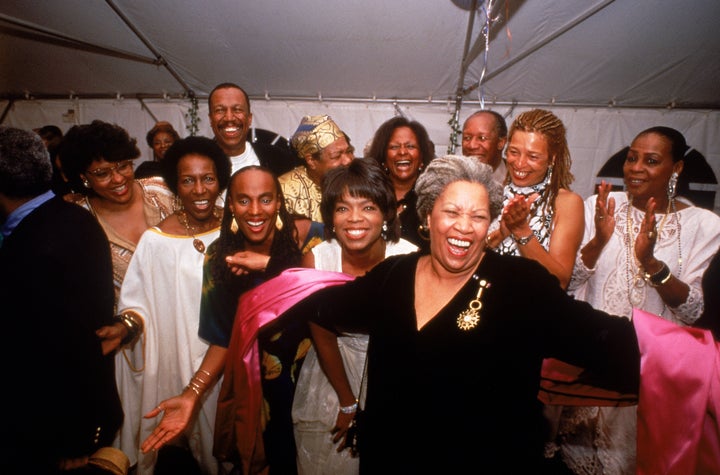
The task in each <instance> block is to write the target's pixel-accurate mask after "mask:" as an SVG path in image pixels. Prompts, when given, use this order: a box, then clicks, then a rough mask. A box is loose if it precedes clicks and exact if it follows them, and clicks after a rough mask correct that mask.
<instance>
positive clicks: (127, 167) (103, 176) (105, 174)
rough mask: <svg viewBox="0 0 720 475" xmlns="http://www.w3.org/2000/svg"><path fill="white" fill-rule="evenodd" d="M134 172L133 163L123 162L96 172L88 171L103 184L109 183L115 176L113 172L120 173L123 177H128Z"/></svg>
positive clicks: (129, 161)
mask: <svg viewBox="0 0 720 475" xmlns="http://www.w3.org/2000/svg"><path fill="white" fill-rule="evenodd" d="M132 171H133V161H132V160H123V161H122V162H118V163H117V164H116V165H114V166H112V167H106V168H96V169H95V170H88V171H87V173H89V174H90V175H92V176H93V177H94V178H95V179H96V180H97V181H100V182H103V181H109V180H110V179H111V178H112V176H113V172H118V173H119V174H121V175H124V176H128V175H130V174H131V173H132Z"/></svg>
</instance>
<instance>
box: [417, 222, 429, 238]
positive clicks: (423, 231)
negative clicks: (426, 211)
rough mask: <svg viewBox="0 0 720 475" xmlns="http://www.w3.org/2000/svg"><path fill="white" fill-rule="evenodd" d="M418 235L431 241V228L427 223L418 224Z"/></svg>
mask: <svg viewBox="0 0 720 475" xmlns="http://www.w3.org/2000/svg"><path fill="white" fill-rule="evenodd" d="M418 236H420V237H421V238H422V239H424V240H425V241H429V240H430V228H428V227H427V225H426V224H421V225H420V226H418Z"/></svg>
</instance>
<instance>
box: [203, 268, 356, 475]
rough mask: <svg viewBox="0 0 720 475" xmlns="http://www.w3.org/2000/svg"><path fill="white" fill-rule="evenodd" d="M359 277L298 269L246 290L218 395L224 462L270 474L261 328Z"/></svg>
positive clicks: (217, 450)
mask: <svg viewBox="0 0 720 475" xmlns="http://www.w3.org/2000/svg"><path fill="white" fill-rule="evenodd" d="M353 279H354V277H353V276H350V275H347V274H343V273H341V272H331V271H321V270H316V269H305V268H292V269H288V270H286V271H284V272H282V273H281V274H280V275H278V276H277V277H274V278H272V279H270V280H268V281H266V282H264V283H262V284H260V285H259V286H257V287H255V288H254V289H252V290H249V291H247V292H245V293H244V294H242V296H241V297H240V300H239V302H238V307H237V313H236V314H235V322H234V324H233V330H232V336H231V339H230V345H229V346H228V354H227V359H226V363H225V370H224V374H223V382H222V386H221V387H220V394H219V396H218V406H217V415H216V417H215V445H214V450H213V451H214V454H215V456H216V457H217V458H218V459H219V460H222V461H225V460H231V461H234V460H235V459H237V457H238V455H239V458H240V460H241V461H242V465H243V471H242V473H245V474H255V473H267V470H268V466H267V462H266V460H265V451H264V447H263V439H262V427H261V424H260V415H261V408H262V397H263V396H262V387H261V382H260V351H259V349H258V343H257V335H258V331H259V330H260V327H262V326H263V325H266V324H267V323H269V322H272V321H273V320H275V318H277V317H278V316H279V315H281V314H282V313H284V312H285V311H286V310H288V309H289V308H290V307H292V306H293V305H295V304H296V303H298V302H299V301H301V300H303V299H304V298H305V297H307V296H309V295H311V294H313V293H314V292H316V291H318V290H320V289H322V288H324V287H328V286H332V285H339V284H343V283H345V282H348V281H350V280H353Z"/></svg>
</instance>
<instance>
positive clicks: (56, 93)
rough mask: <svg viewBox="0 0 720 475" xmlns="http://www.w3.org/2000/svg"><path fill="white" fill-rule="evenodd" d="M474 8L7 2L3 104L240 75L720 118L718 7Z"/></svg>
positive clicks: (498, 1)
mask: <svg viewBox="0 0 720 475" xmlns="http://www.w3.org/2000/svg"><path fill="white" fill-rule="evenodd" d="M473 4H474V3H473V1H472V0H452V1H451V0H404V1H403V0H362V1H349V0H338V1H318V0H295V1H285V0H263V1H248V0H204V1H197V0H194V1H187V0H185V1H178V0H153V1H140V0H105V1H101V0H92V1H90V0H4V1H3V2H1V3H0V68H1V70H2V74H1V75H0V99H13V98H18V99H24V98H42V97H69V96H71V95H72V96H79V97H101V96H102V97H112V96H116V95H121V96H123V97H143V96H146V97H147V96H154V97H158V96H163V95H167V96H169V97H184V96H186V95H188V94H195V95H196V96H198V97H203V96H206V95H207V94H208V93H209V91H210V90H211V89H212V88H213V86H214V85H216V84H218V83H220V82H225V81H232V82H236V83H238V84H241V85H242V86H243V87H244V88H246V89H247V91H248V93H249V94H250V95H251V97H268V98H271V99H274V98H295V99H299V98H306V99H307V98H318V97H320V98H324V99H326V100H333V99H342V100H348V99H350V100H362V101H372V100H376V101H377V100H390V101H393V100H399V101H448V100H450V101H454V100H455V98H456V96H457V93H458V91H460V96H461V97H462V99H463V100H464V101H478V100H483V101H487V102H488V103H499V104H511V103H519V104H530V103H538V104H558V105H578V106H600V105H608V104H614V105H615V106H616V107H650V108H653V107H673V108H675V107H677V108H703V109H720V33H719V30H718V27H717V21H718V19H720V2H718V1H717V0H691V1H686V2H679V1H677V0H644V1H637V0H584V1H578V0H553V1H543V0H507V1H505V0H495V1H494V2H492V3H490V2H488V1H481V0H478V1H477V2H475V5H476V7H477V8H475V10H472V6H473ZM488 5H492V6H493V11H492V12H491V17H492V21H491V22H490V23H489V25H490V41H489V45H488V49H487V51H488V54H487V61H485V59H484V54H483V53H484V51H485V41H484V37H483V35H482V34H481V32H482V28H483V27H484V26H486V25H487V23H486V17H485V15H483V12H482V7H484V6H488ZM466 48H467V50H468V55H467V57H468V58H469V60H468V61H467V62H468V64H467V73H466V74H464V68H463V66H462V63H463V56H464V52H465V50H466ZM483 70H484V71H485V75H484V77H483V81H482V87H476V86H477V85H478V83H479V82H480V78H481V75H482V72H483Z"/></svg>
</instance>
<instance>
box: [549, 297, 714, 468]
mask: <svg viewBox="0 0 720 475" xmlns="http://www.w3.org/2000/svg"><path fill="white" fill-rule="evenodd" d="M633 323H634V326H635V332H636V334H637V339H638V344H639V347H640V355H641V359H640V392H639V397H638V395H631V394H630V395H628V394H620V393H614V392H612V391H607V390H603V389H599V388H594V387H591V386H588V385H585V384H579V383H578V382H577V380H576V379H577V377H578V376H579V374H580V373H581V372H582V369H580V368H577V367H574V366H571V365H566V364H565V363H561V362H559V361H557V360H546V361H545V363H544V365H543V381H542V383H541V390H540V393H539V398H540V400H541V401H543V402H544V403H546V404H565V405H581V406H582V405H586V406H588V405H590V406H592V405H627V404H632V400H633V396H634V397H636V398H637V405H638V411H637V417H638V433H637V461H638V462H637V474H638V475H656V474H665V475H687V474H690V473H720V423H719V422H718V421H719V417H720V343H719V342H717V341H715V340H714V339H713V337H712V333H711V332H710V331H708V330H702V329H699V328H691V327H681V326H679V325H676V324H674V323H672V322H669V321H667V320H664V319H663V318H660V317H658V316H657V315H653V314H650V313H647V312H643V311H642V310H638V309H635V310H634V311H633Z"/></svg>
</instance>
